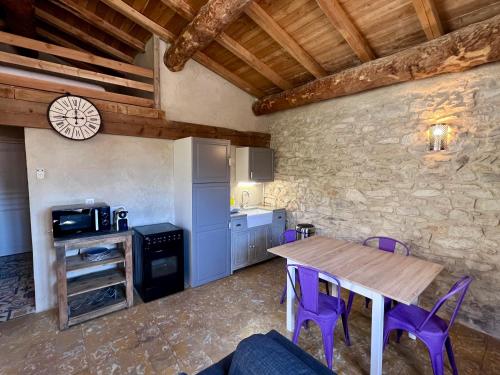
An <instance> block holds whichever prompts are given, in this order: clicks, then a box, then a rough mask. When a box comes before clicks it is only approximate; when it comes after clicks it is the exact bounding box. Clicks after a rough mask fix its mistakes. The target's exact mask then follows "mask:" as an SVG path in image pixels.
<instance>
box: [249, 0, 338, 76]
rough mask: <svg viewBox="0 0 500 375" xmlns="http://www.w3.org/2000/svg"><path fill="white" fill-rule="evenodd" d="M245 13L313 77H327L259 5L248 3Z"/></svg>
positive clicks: (315, 62) (317, 64) (326, 73)
mask: <svg viewBox="0 0 500 375" xmlns="http://www.w3.org/2000/svg"><path fill="white" fill-rule="evenodd" d="M245 13H246V15H247V16H248V17H250V18H251V19H252V20H253V21H254V22H255V23H256V24H257V25H259V26H260V27H261V28H262V29H263V30H264V31H265V32H266V33H267V34H269V36H270V37H271V38H273V39H274V40H275V41H276V42H277V43H278V44H279V45H280V46H281V47H283V48H284V49H285V50H286V51H287V52H288V53H289V54H290V55H291V56H292V57H293V58H294V59H295V60H297V62H298V63H299V64H301V65H302V66H303V67H304V68H305V69H306V70H307V71H308V72H309V73H311V74H312V75H313V76H315V77H316V78H320V77H325V76H327V75H328V72H327V71H326V70H325V69H323V67H322V66H321V65H320V64H319V63H318V62H317V61H316V60H314V59H313V58H312V57H311V55H309V54H308V53H307V51H306V50H304V48H302V47H301V46H300V45H299V44H298V43H297V42H296V41H295V40H294V39H293V38H292V37H291V36H290V35H289V34H288V33H287V32H286V31H285V30H284V29H283V28H282V27H281V26H280V25H278V23H277V22H276V21H275V20H274V19H273V18H272V17H271V16H270V15H269V14H267V12H266V11H265V10H264V9H262V8H261V7H260V5H258V4H257V3H250V5H248V7H247V8H246V10H245Z"/></svg>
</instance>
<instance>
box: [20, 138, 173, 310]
mask: <svg viewBox="0 0 500 375" xmlns="http://www.w3.org/2000/svg"><path fill="white" fill-rule="evenodd" d="M25 140H26V158H27V166H28V184H29V194H30V210H31V229H32V243H33V260H34V276H35V288H36V296H35V297H36V307H37V311H43V310H46V309H49V308H51V307H53V306H55V305H56V273H55V264H54V262H55V254H54V250H53V248H52V245H51V242H52V234H51V220H50V207H52V206H55V205H61V204H73V203H79V202H84V201H85V198H94V199H95V201H96V202H97V201H104V202H106V203H108V204H109V205H111V206H117V205H125V206H126V208H127V209H128V210H129V217H130V224H131V225H143V224H150V223H158V222H163V221H172V220H173V164H172V163H173V151H172V150H173V142H172V141H168V140H159V139H148V138H135V137H122V136H114V135H105V134H98V135H97V136H96V137H94V138H92V139H90V140H87V141H83V142H75V141H70V140H66V139H64V138H63V137H60V136H59V135H57V134H55V133H54V132H53V131H51V130H44V129H28V128H26V129H25ZM36 168H44V169H45V171H46V177H45V179H43V180H37V179H36V176H35V169H36Z"/></svg>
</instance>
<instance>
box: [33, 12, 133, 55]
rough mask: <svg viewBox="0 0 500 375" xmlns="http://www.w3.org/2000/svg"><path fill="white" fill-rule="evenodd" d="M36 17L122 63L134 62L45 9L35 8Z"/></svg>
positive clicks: (122, 53)
mask: <svg viewBox="0 0 500 375" xmlns="http://www.w3.org/2000/svg"><path fill="white" fill-rule="evenodd" d="M35 15H36V16H37V17H38V18H40V19H41V20H43V21H45V22H47V23H48V24H50V25H52V26H54V27H56V28H57V29H59V30H61V31H64V32H66V33H68V34H70V35H72V36H74V37H75V38H78V39H81V40H82V41H84V42H85V43H88V44H90V45H92V46H94V47H95V48H97V49H99V50H101V51H103V52H105V53H107V54H109V55H111V56H115V57H117V58H118V59H120V60H122V61H126V62H128V63H133V62H134V58H133V57H132V56H129V55H127V54H126V53H124V52H122V51H120V50H118V49H116V48H114V47H111V46H110V45H109V44H107V43H105V42H103V41H101V40H99V39H97V38H94V37H93V36H91V35H89V34H87V33H85V32H83V31H82V30H80V29H79V28H77V27H75V26H73V25H70V24H69V23H67V22H65V21H63V20H61V19H59V18H57V17H56V16H54V15H52V14H50V13H49V12H46V11H45V10H43V9H40V8H35Z"/></svg>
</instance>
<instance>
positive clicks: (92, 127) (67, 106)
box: [48, 95, 101, 141]
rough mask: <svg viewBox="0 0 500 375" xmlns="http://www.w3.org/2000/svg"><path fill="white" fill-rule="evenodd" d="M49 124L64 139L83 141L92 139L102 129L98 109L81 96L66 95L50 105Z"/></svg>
mask: <svg viewBox="0 0 500 375" xmlns="http://www.w3.org/2000/svg"><path fill="white" fill-rule="evenodd" d="M48 117H49V123H50V125H51V126H52V127H53V128H54V130H55V131H56V132H58V133H59V134H61V135H62V136H63V137H66V138H69V139H74V140H77V141H83V140H85V139H89V138H92V137H93V136H94V135H96V134H97V132H98V131H99V129H100V127H101V115H100V114H99V111H98V110H97V108H96V107H95V106H94V105H93V104H92V103H91V102H89V101H88V100H87V99H84V98H82V97H80V96H74V95H65V96H61V97H60V98H57V99H56V100H54V101H53V102H52V103H51V104H50V105H49V111H48Z"/></svg>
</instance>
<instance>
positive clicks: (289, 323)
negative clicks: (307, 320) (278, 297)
mask: <svg viewBox="0 0 500 375" xmlns="http://www.w3.org/2000/svg"><path fill="white" fill-rule="evenodd" d="M291 263H292V262H290V260H288V259H287V264H291ZM285 277H286V329H287V330H288V331H290V332H293V330H294V328H295V310H294V306H295V293H294V290H295V272H293V271H292V270H291V271H290V277H288V275H286V276H285ZM290 278H291V279H292V280H291V281H290Z"/></svg>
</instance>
